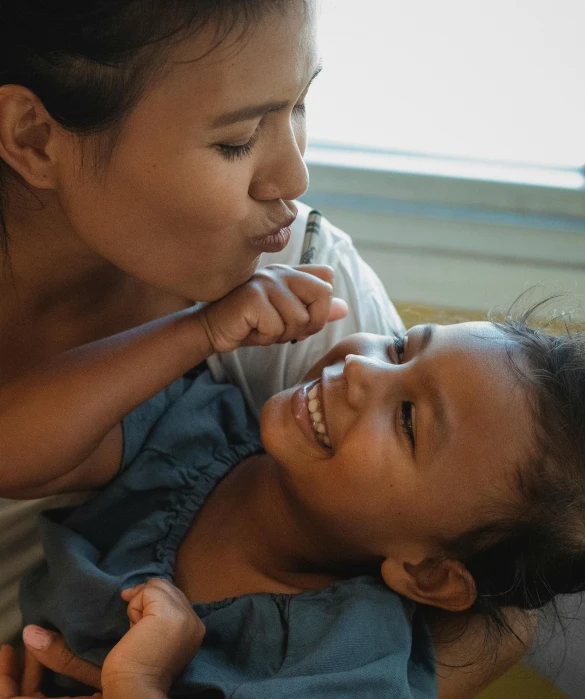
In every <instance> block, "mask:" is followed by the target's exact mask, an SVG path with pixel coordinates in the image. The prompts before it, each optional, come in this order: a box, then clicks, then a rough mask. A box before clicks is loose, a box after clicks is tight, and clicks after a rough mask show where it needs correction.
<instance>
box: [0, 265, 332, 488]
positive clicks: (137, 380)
mask: <svg viewBox="0 0 585 699" xmlns="http://www.w3.org/2000/svg"><path fill="white" fill-rule="evenodd" d="M331 278H332V271H331V270H330V269H329V268H327V267H323V266H315V267H311V268H304V269H303V271H297V270H295V269H293V268H285V267H281V266H274V267H272V268H269V269H265V270H262V271H261V272H259V273H257V274H256V275H254V277H252V279H251V280H250V281H249V282H248V283H246V284H244V285H243V286H241V287H239V288H237V289H236V290H235V291H233V292H232V293H231V294H229V295H228V296H226V297H225V298H223V299H220V300H219V301H217V302H215V303H213V304H210V305H209V306H206V307H204V308H202V309H200V310H198V311H194V310H193V309H189V310H187V311H182V312H180V313H177V314H174V315H172V316H169V317H167V318H163V319H160V320H157V321H154V322H152V323H148V324H147V325H144V326H141V327H139V328H135V329H133V330H129V331H127V332H124V333H120V334H118V335H114V336H112V337H109V338H106V339H104V340H100V341H98V342H93V343H91V344H88V345H84V346H82V347H79V348H77V349H74V350H71V351H69V352H66V353H64V354H62V355H60V356H58V357H56V358H54V359H53V360H51V361H49V362H47V363H45V364H43V365H42V366H38V367H36V368H35V369H33V370H31V371H29V372H28V373H27V374H25V375H23V376H20V377H17V378H15V379H13V380H12V381H9V382H8V383H6V384H4V386H3V387H2V389H1V390H0V459H1V461H0V497H9V498H37V497H42V496H45V495H50V494H53V493H57V492H64V491H67V490H80V489H88V488H92V487H98V486H99V485H102V484H103V483H105V482H107V481H108V480H110V479H111V478H112V477H113V476H114V475H115V473H116V471H117V469H118V466H119V463H120V458H121V450H122V437H121V430H120V426H119V423H120V421H121V420H122V418H123V417H124V416H125V415H127V414H128V413H129V412H131V411H132V410H134V409H135V408H136V407H137V406H138V405H140V404H141V403H144V402H145V401H146V400H148V399H149V398H151V397H152V396H154V395H155V394H156V393H158V392H159V391H161V390H162V389H163V388H164V387H166V386H168V385H169V384H170V383H172V382H173V381H174V380H175V379H177V378H178V377H180V376H181V375H182V374H184V373H185V372H186V371H188V370H189V369H190V368H192V367H193V366H195V365H197V364H199V363H200V362H201V361H203V360H205V359H206V358H207V357H209V356H210V355H211V354H212V353H214V352H226V351H230V350H233V349H235V348H236V347H239V346H240V345H242V344H249V345H263V344H271V343H273V342H288V341H290V340H291V339H293V338H295V337H302V336H306V335H310V334H312V333H314V332H317V331H318V330H320V329H321V328H322V327H323V325H325V323H326V322H328V320H334V319H336V318H338V317H342V316H343V315H344V314H345V311H346V307H345V305H344V304H343V303H342V302H335V303H334V304H333V305H332V287H331V284H330V282H331Z"/></svg>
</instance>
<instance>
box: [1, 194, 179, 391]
mask: <svg viewBox="0 0 585 699" xmlns="http://www.w3.org/2000/svg"><path fill="white" fill-rule="evenodd" d="M35 194H37V195H38V201H37V199H36V198H35V200H34V205H33V200H32V199H31V198H30V197H31V195H30V194H29V195H28V197H29V199H30V200H27V201H24V202H22V203H21V204H20V205H18V206H17V205H16V204H13V205H12V206H10V205H8V206H7V207H5V209H4V218H5V222H6V228H7V230H8V232H9V236H8V255H7V256H6V257H5V259H4V261H3V264H2V270H1V272H0V298H1V299H2V301H1V305H0V360H1V362H2V373H1V376H0V378H1V379H6V378H9V375H10V374H11V373H15V372H18V370H20V369H26V368H28V366H30V365H31V364H34V363H36V362H37V361H42V360H43V359H46V358H47V357H50V356H52V355H53V354H57V353H59V352H62V351H65V350H67V349H71V348H73V347H77V346H79V345H82V344H85V343H87V342H91V341H93V340H97V339H100V338H102V337H106V336H108V335H112V334H114V333H116V332H120V331H122V330H127V329H129V328H131V327H134V326H136V325H139V324H141V323H143V322H147V321H149V320H153V319H154V318H156V317H160V316H161V315H165V314H166V313H172V312H173V311H176V310H179V309H180V308H184V307H185V306H186V305H187V304H186V302H182V301H181V300H180V299H176V298H171V297H170V296H169V295H166V294H164V293H163V292H160V291H158V290H155V289H151V288H149V287H147V286H146V285H144V284H143V283H141V282H139V281H138V280H136V279H135V278H133V277H131V276H130V275H128V274H127V273H125V272H123V271H122V270H120V269H119V268H117V267H115V266H114V265H113V264H111V263H110V262H108V261H107V260H105V259H104V258H102V257H101V256H100V255H98V254H97V253H96V252H95V251H93V250H92V249H90V248H89V247H88V246H87V245H86V244H85V243H84V242H83V240H81V239H80V238H79V237H78V236H77V235H76V234H75V231H74V230H73V229H72V228H71V225H70V223H69V221H68V220H67V218H66V216H65V215H64V213H63V212H62V211H61V209H60V207H59V206H58V205H57V204H56V203H55V201H54V199H53V198H52V197H51V196H50V195H49V194H48V193H46V192H42V191H36V192H35ZM23 196H24V195H23ZM9 367H11V368H12V369H11V370H10V369H8V368H9ZM7 374H8V376H7Z"/></svg>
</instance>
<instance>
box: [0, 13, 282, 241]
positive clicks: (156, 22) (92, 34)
mask: <svg viewBox="0 0 585 699" xmlns="http://www.w3.org/2000/svg"><path fill="white" fill-rule="evenodd" d="M287 5H289V6H290V0H18V1H17V2H12V1H10V2H9V1H8V0H0V17H1V18H2V19H1V22H0V85H7V84H16V85H23V86H24V87H26V88H28V89H30V90H31V91H32V92H33V93H34V94H36V95H37V96H38V97H39V99H40V100H41V101H42V103H43V104H44V106H45V108H46V109H47V111H48V112H49V114H50V115H51V116H52V117H53V118H54V119H55V121H57V122H58V123H59V124H60V125H61V126H62V127H64V128H65V129H68V130H70V131H72V132H76V133H79V134H102V135H103V136H104V138H103V139H101V140H100V143H99V149H98V150H99V153H97V152H96V156H98V157H97V158H96V162H103V161H105V160H107V158H108V156H109V155H111V151H112V149H113V148H114V146H115V143H116V136H117V134H118V131H119V127H120V126H121V125H122V124H123V121H124V117H126V116H127V115H128V114H129V113H130V112H131V110H132V108H133V107H134V106H135V105H136V104H137V102H138V101H139V100H140V98H141V96H142V94H143V93H144V90H145V88H146V86H147V84H148V83H149V82H150V81H151V80H152V79H153V77H155V76H156V75H157V74H159V71H160V69H161V68H162V67H163V65H164V63H165V59H166V57H167V52H168V49H169V48H170V47H172V46H173V45H174V44H175V43H176V42H177V41H180V40H181V39H184V38H187V37H189V36H194V35H197V33H198V32H201V31H202V30H203V29H204V28H210V27H211V29H212V31H213V32H214V34H213V35H212V37H213V38H212V42H211V45H212V48H211V50H213V48H215V47H216V46H218V45H219V44H220V43H222V42H223V41H224V40H225V39H226V38H227V37H228V36H230V35H231V34H232V32H233V31H234V30H235V32H236V33H235V39H236V40H237V39H238V38H240V37H242V36H243V35H244V34H245V32H246V31H247V29H248V28H249V26H250V25H251V24H252V23H253V22H254V21H256V20H257V19H258V18H259V17H261V16H262V15H263V14H264V13H265V12H267V11H269V10H284V9H285V8H286V7H287ZM208 52H209V51H208ZM7 174H12V175H14V173H13V172H12V171H11V170H10V168H8V166H7V165H6V164H5V163H4V162H3V161H2V160H1V159H0V236H2V246H3V247H4V249H5V250H6V245H7V241H6V231H5V226H4V219H3V216H2V207H1V202H2V192H3V190H4V186H3V185H4V179H5V177H6V175H7Z"/></svg>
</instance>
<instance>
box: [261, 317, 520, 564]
mask: <svg viewBox="0 0 585 699" xmlns="http://www.w3.org/2000/svg"><path fill="white" fill-rule="evenodd" d="M510 351H512V352H513V351H514V348H513V346H512V345H511V343H510V341H509V340H507V339H506V337H505V336H504V335H503V333H502V332H501V331H499V330H497V329H496V328H495V327H494V326H493V325H491V324H490V323H464V324H460V325H452V326H416V327H414V328H412V329H411V330H410V331H409V332H408V333H407V335H406V336H405V338H404V345H403V347H402V346H401V343H400V342H399V343H396V342H395V340H394V339H393V338H390V337H381V336H375V335H366V334H360V335H353V336H351V337H349V338H347V339H346V340H344V341H342V342H341V343H339V344H338V345H337V346H336V347H335V348H334V349H333V350H332V351H331V352H329V353H328V354H327V355H326V357H324V358H323V360H321V361H320V362H319V363H318V364H317V365H316V366H315V367H314V368H313V369H312V370H311V372H309V374H308V375H307V376H306V377H305V379H304V382H303V383H302V384H300V385H299V386H296V387H294V388H292V389H290V390H288V391H284V392H283V393H280V394H278V395H277V396H274V397H273V398H272V399H271V400H270V401H269V402H268V403H267V405H266V408H265V410H264V412H263V415H262V437H263V441H264V444H265V447H266V449H267V451H268V452H269V453H270V454H271V455H272V456H273V457H274V459H276V461H278V463H279V464H280V465H281V467H282V470H281V473H282V486H283V488H284V489H285V490H286V492H287V496H288V498H289V499H290V501H291V503H292V504H293V507H294V508H295V511H296V512H298V516H299V517H301V518H302V520H301V521H303V522H304V523H305V524H308V525H310V526H311V531H313V532H314V534H315V536H318V537H322V538H324V539H327V538H329V539H330V540H331V546H332V549H337V551H338V553H337V556H338V557H339V555H340V553H341V552H345V555H346V556H347V558H346V560H347V561H352V562H359V561H363V562H367V561H371V562H374V561H376V560H378V561H383V560H385V559H388V560H396V561H400V565H403V564H404V563H410V564H412V565H416V564H418V563H420V562H421V561H423V560H426V559H429V558H430V557H432V556H434V555H436V554H438V553H440V548H439V544H438V540H450V539H453V538H455V537H456V536H458V535H460V534H462V533H464V532H466V531H469V530H470V529H472V528H473V527H475V526H477V525H478V524H481V523H482V522H484V521H485V517H486V515H485V514H484V510H483V508H484V507H485V506H486V505H494V504H495V505H496V512H497V505H498V503H501V504H502V505H503V506H504V507H505V506H506V504H513V503H514V501H515V500H516V499H517V497H518V496H517V493H516V482H517V481H516V478H515V476H516V473H517V471H518V469H519V467H520V465H521V464H522V462H523V461H524V460H526V459H527V456H528V454H529V453H530V449H531V439H532V412H531V407H530V404H529V400H528V395H527V392H526V388H525V387H524V385H523V384H522V383H521V382H520V380H519V378H518V375H517V374H516V373H515V372H514V370H513V368H512V366H511V363H510V359H509V356H508V355H509V352H510ZM314 386H317V391H316V397H315V398H314V400H316V401H317V403H318V405H315V403H313V404H312V405H311V406H310V409H309V407H308V393H309V392H310V391H311V389H312V388H313V387H314ZM311 396H315V392H314V391H313V392H312V393H311ZM315 409H316V410H315ZM310 410H313V412H319V413H321V416H322V420H321V424H323V423H324V425H325V429H326V433H325V436H327V437H328V439H329V440H330V443H331V448H328V447H327V446H326V441H327V440H325V439H324V437H323V435H319V436H317V435H316V434H315V430H314V424H313V423H314V422H315V421H314V420H313V419H311V417H310V414H311V413H310ZM317 424H319V423H317ZM321 429H323V428H321ZM493 511H494V508H493V507H492V508H491V513H492V516H493Z"/></svg>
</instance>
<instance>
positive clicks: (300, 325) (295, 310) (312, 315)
mask: <svg viewBox="0 0 585 699" xmlns="http://www.w3.org/2000/svg"><path fill="white" fill-rule="evenodd" d="M332 281H333V270H332V269H331V268H330V267H326V266H324V265H302V266H300V267H287V266H285V265H269V266H268V267H264V268H263V269H261V270H259V271H258V272H256V274H255V275H254V276H253V277H252V278H251V279H250V280H249V281H248V282H246V284H243V285H242V286H240V287H238V288H237V289H234V291H232V292H231V293H230V294H228V295H227V296H225V297H224V298H223V299H220V300H219V301H216V302H215V303H212V304H210V305H209V306H206V307H205V308H204V309H202V311H201V312H200V313H201V316H200V317H201V321H202V323H203V325H204V327H205V330H206V332H207V336H208V339H209V342H210V344H211V347H212V349H213V352H230V351H231V350H234V349H237V348H238V347H242V346H249V345H272V344H275V343H284V342H289V341H291V340H303V339H305V338H306V337H308V336H309V335H313V334H314V333H316V332H318V331H319V330H321V328H323V326H324V325H325V324H326V323H328V322H330V321H332V320H339V319H341V318H344V317H345V316H346V315H347V304H346V303H345V301H342V300H341V299H334V298H333V287H332V285H331V283H332Z"/></svg>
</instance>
